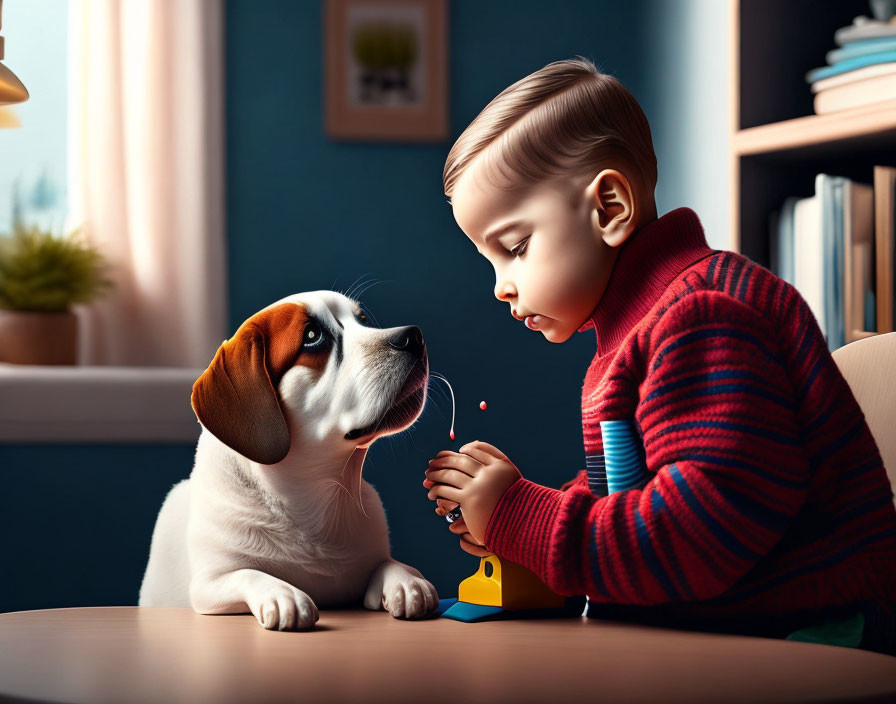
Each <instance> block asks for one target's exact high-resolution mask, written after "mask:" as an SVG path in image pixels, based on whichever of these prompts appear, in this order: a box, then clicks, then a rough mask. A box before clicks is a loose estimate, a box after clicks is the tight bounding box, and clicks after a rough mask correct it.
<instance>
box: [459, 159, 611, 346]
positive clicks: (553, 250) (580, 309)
mask: <svg viewBox="0 0 896 704" xmlns="http://www.w3.org/2000/svg"><path fill="white" fill-rule="evenodd" d="M485 168H486V167H485V166H484V165H483V162H482V160H481V159H475V160H474V161H473V162H471V164H470V166H469V167H468V168H467V170H466V171H465V172H464V173H463V174H462V175H461V177H460V179H459V180H458V181H457V183H456V184H455V188H454V191H453V192H452V195H451V205H452V209H453V211H454V219H455V220H456V221H457V224H458V225H459V226H460V228H461V230H463V231H464V233H465V234H466V235H467V237H468V238H469V239H470V240H471V241H472V242H473V244H474V245H476V249H477V250H478V251H479V253H480V254H482V255H483V256H484V257H485V258H486V259H488V261H489V262H490V263H491V265H492V267H493V268H494V270H495V296H496V297H497V298H498V300H500V301H506V302H507V303H508V304H509V305H510V312H511V314H512V315H513V316H514V317H515V318H517V319H518V320H522V321H525V324H526V327H528V328H529V329H530V330H538V331H539V332H541V333H542V334H543V335H544V336H545V338H547V339H548V340H549V341H550V342H558V343H559V342H565V341H566V340H568V339H569V338H570V337H571V336H572V334H573V333H574V332H576V331H577V330H578V329H579V328H580V327H581V326H582V324H583V323H584V322H585V321H586V320H587V319H588V316H589V315H590V314H591V312H592V311H593V310H594V308H595V307H596V306H597V303H598V301H599V300H600V298H601V296H602V295H603V292H604V290H605V289H606V286H607V281H608V280H609V278H610V274H611V272H612V270H613V264H614V262H615V261H616V256H617V254H618V252H619V248H618V246H617V245H618V244H621V242H619V241H617V240H616V239H614V237H613V236H612V234H611V236H609V237H608V236H607V235H606V233H605V232H604V231H603V230H602V229H601V224H602V219H601V218H600V217H598V216H597V214H596V212H595V203H594V198H593V195H594V191H595V189H594V186H595V183H594V181H591V179H583V178H578V179H574V178H571V177H569V178H554V179H551V180H549V181H541V182H539V183H536V184H534V185H532V186H526V187H524V188H520V189H515V190H506V189H501V188H498V187H496V186H494V185H492V183H490V181H489V179H488V178H487V177H486V176H487V175H486V173H485V171H484V169H485ZM604 173H606V172H604ZM595 180H598V179H595ZM589 184H590V185H589ZM599 185H600V184H599ZM601 190H602V191H605V189H604V188H603V187H602V186H601ZM623 239H624V238H623ZM605 240H608V241H609V242H611V243H614V244H608V241H605Z"/></svg>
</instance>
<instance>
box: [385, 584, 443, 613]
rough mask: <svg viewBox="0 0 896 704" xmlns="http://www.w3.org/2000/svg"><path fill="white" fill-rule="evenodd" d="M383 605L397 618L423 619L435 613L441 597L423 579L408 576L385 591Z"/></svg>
mask: <svg viewBox="0 0 896 704" xmlns="http://www.w3.org/2000/svg"><path fill="white" fill-rule="evenodd" d="M382 604H383V608H384V609H385V610H386V611H388V612H389V613H390V614H392V616H394V617H395V618H423V617H424V616H429V615H430V614H432V613H433V612H434V611H435V609H436V607H437V606H438V605H439V595H438V593H437V592H436V588H435V587H434V586H432V585H431V584H430V583H429V582H427V581H426V580H425V579H423V577H414V576H412V575H408V576H407V578H406V579H404V580H396V581H395V582H393V583H392V584H390V585H389V586H388V587H387V588H386V589H384V590H383V596H382Z"/></svg>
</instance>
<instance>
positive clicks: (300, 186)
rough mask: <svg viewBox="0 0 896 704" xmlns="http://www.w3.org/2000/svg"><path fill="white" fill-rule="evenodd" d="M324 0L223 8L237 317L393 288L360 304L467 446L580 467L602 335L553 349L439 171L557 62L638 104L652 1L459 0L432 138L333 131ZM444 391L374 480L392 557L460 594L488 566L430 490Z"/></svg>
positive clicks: (539, 470)
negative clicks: (516, 315) (461, 543)
mask: <svg viewBox="0 0 896 704" xmlns="http://www.w3.org/2000/svg"><path fill="white" fill-rule="evenodd" d="M321 6H322V4H321V3H293V2H267V3H257V2H251V1H249V0H232V1H231V2H230V3H229V5H228V17H227V19H228V27H229V29H228V37H227V39H228V45H229V47H230V49H229V50H228V67H227V76H228V97H227V121H228V127H227V157H228V169H227V176H228V184H227V185H228V191H229V195H228V201H227V202H228V226H229V233H228V235H229V239H230V255H231V259H230V269H229V275H230V304H231V328H233V329H235V328H236V327H237V326H238V325H239V324H240V323H241V322H242V321H243V320H244V319H245V318H247V317H248V316H250V315H252V314H253V313H254V312H255V311H257V310H258V309H260V308H262V307H263V306H265V305H267V304H268V303H270V302H271V301H274V300H276V299H278V298H280V297H282V296H284V295H287V294H289V293H293V292H296V291H303V290H314V289H320V288H331V287H332V288H335V289H342V290H345V289H347V288H348V287H349V286H350V285H351V284H352V283H353V282H355V281H357V280H358V279H359V278H360V277H363V276H367V277H368V278H369V279H372V280H376V281H378V282H382V283H379V284H378V285H376V286H374V287H373V288H371V289H370V290H369V291H368V292H367V293H366V294H365V295H364V296H363V299H364V300H365V301H366V302H367V304H368V305H369V306H370V308H371V309H372V311H373V313H374V315H375V316H376V318H377V320H378V321H379V323H380V325H381V326H383V327H391V326H394V325H404V324H411V323H413V324H417V325H419V326H420V327H421V328H422V330H423V333H424V335H425V337H426V342H427V347H428V349H429V353H430V363H431V367H432V369H433V370H434V371H437V372H439V373H441V374H443V375H444V376H446V377H447V378H448V379H449V380H450V381H451V383H452V385H453V386H454V390H455V394H456V396H457V404H458V407H457V420H456V431H457V437H458V441H459V442H458V443H457V447H459V446H460V444H462V443H463V442H467V441H469V440H477V439H478V440H484V441H487V442H490V443H492V444H494V445H496V446H497V447H499V448H500V449H501V450H503V451H504V452H505V453H507V455H508V456H509V457H510V458H511V459H512V460H514V461H515V462H516V464H517V466H518V467H519V468H520V470H521V471H522V473H523V475H524V476H526V477H527V478H530V479H533V480H535V481H538V482H541V483H544V484H547V485H550V486H555V487H558V486H560V484H562V483H563V482H565V481H566V480H568V479H571V478H572V477H573V476H574V475H575V474H576V473H577V472H578V470H579V469H581V468H583V467H584V452H583V449H582V430H581V410H580V401H581V388H582V382H583V378H584V373H585V369H586V368H587V366H588V363H589V362H590V360H591V357H592V355H593V353H594V333H593V332H589V333H585V334H578V335H575V336H574V338H573V339H571V340H570V341H569V342H567V343H566V344H563V345H554V344H552V343H549V342H547V341H546V340H545V339H544V338H543V337H542V336H541V335H540V334H538V333H533V332H532V331H530V330H527V329H526V328H525V327H524V326H523V325H522V324H521V323H519V322H517V321H515V320H514V319H513V318H512V317H511V316H510V314H509V311H508V306H507V304H505V303H500V302H499V301H497V300H496V299H495V298H494V296H493V294H492V290H493V286H494V274H493V271H492V269H491V266H490V265H489V264H488V262H486V261H485V259H483V258H482V257H480V256H479V255H478V254H476V252H475V250H474V248H473V247H472V245H471V244H470V243H469V241H468V240H467V239H466V238H465V236H464V235H463V233H462V232H461V231H460V229H459V228H458V227H457V225H456V223H455V222H454V219H453V217H452V215H451V209H450V206H449V205H448V204H447V202H446V198H445V196H444V193H443V191H442V181H441V176H442V168H443V166H444V162H445V157H446V156H447V154H448V150H449V149H450V147H451V144H452V143H453V139H454V138H456V137H457V136H458V135H459V134H460V132H461V131H463V129H464V127H465V126H466V125H467V124H468V123H469V121H470V120H472V119H473V118H474V117H475V116H476V115H477V114H478V113H479V111H480V110H482V108H483V107H485V105H486V104H487V103H488V102H489V101H490V100H491V99H492V98H493V97H494V96H495V95H497V94H498V93H499V92H500V91H501V90H503V89H504V88H505V87H507V86H508V85H509V84H511V83H513V82H515V81H516V80H518V79H520V78H522V77H523V76H525V75H527V74H529V73H531V72H532V71H535V70H537V69H539V68H541V67H542V66H544V65H545V64H547V63H550V62H551V61H555V60H558V59H562V58H570V57H573V56H575V55H576V54H582V55H584V56H586V57H588V58H590V59H592V60H593V61H595V62H596V63H597V64H598V65H599V66H600V67H601V68H602V69H603V70H604V71H607V72H609V73H613V74H615V75H616V76H617V77H618V78H620V79H621V80H622V81H623V82H624V83H626V85H628V87H629V88H630V89H631V90H632V92H633V93H634V94H635V96H636V97H638V96H639V94H640V93H641V92H642V89H643V84H642V77H643V76H644V68H645V67H644V66H643V60H644V57H643V56H642V54H641V52H640V47H641V46H642V44H643V42H644V38H643V32H644V18H643V17H642V16H641V15H640V14H639V7H640V6H641V3H610V2H588V3H585V2H569V1H565V2H563V1H561V2H551V3H543V2H536V1H533V0H529V1H525V2H521V1H520V0H513V1H511V0H494V1H491V2H477V1H475V0H454V1H453V2H451V3H450V104H451V112H450V119H451V136H452V139H449V140H445V141H443V142H436V143H430V144H423V145H419V144H417V145H413V144H396V143H388V142H386V143H357V142H355V143H352V142H335V141H331V140H329V139H327V138H326V137H325V136H324V124H323V109H322V104H321V99H322V92H321V91H322V87H323V86H322V76H323V65H322V59H321V57H322V54H323V46H322V44H321V26H322V16H321ZM334 282H335V284H334ZM432 387H435V388H434V389H433V392H434V393H433V394H432V396H431V397H430V401H429V404H428V407H427V409H426V410H425V411H424V414H423V416H422V417H421V419H420V420H419V421H418V422H417V424H416V425H415V426H414V427H413V428H412V429H410V430H409V431H407V432H406V433H405V434H403V435H401V436H396V437H395V438H391V439H383V440H380V441H378V442H376V443H375V444H374V445H373V447H372V449H371V451H370V453H369V456H368V461H367V465H366V466H365V476H366V477H367V479H368V480H370V481H371V482H372V483H373V484H374V486H376V488H377V489H378V491H379V492H380V495H381V496H382V498H383V502H384V504H385V507H386V513H387V515H388V517H389V523H390V529H391V536H392V546H393V552H394V554H395V556H396V557H397V558H398V559H400V560H403V561H407V562H410V563H412V564H414V565H415V566H417V567H418V568H419V569H421V570H422V571H423V572H424V574H425V575H427V576H428V577H429V578H430V579H432V580H433V582H434V583H435V584H436V586H437V587H438V588H439V589H440V590H441V591H442V592H443V593H445V594H450V593H454V594H456V588H457V582H458V581H459V580H460V579H461V578H462V577H465V576H467V575H468V573H470V572H471V571H472V570H473V568H474V567H475V565H476V561H475V560H474V559H473V558H471V557H470V556H468V555H467V554H466V553H463V552H462V551H461V550H460V548H459V547H458V546H457V538H456V537H455V536H454V535H453V534H451V533H449V532H448V530H447V524H446V523H445V521H444V520H443V519H441V518H438V517H436V516H435V515H434V514H433V513H432V504H431V502H430V501H428V500H427V499H426V495H425V491H424V490H423V489H422V487H421V485H420V483H421V481H422V480H423V470H424V469H425V467H426V462H427V460H429V459H430V458H431V457H432V456H433V455H435V454H436V453H437V452H438V451H439V450H442V449H446V448H448V447H449V446H450V441H449V438H448V429H449V425H450V421H451V408H450V404H449V402H448V399H447V393H446V392H445V390H444V385H441V384H440V382H438V381H435V380H433V381H432V382H431V388H432ZM481 400H486V401H487V402H488V410H487V411H485V412H483V411H480V410H479V402H480V401H481Z"/></svg>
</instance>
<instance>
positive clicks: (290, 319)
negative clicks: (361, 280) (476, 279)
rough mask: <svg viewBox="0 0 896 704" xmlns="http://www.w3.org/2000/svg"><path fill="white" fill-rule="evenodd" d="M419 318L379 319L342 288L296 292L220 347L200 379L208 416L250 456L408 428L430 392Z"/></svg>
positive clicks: (227, 440)
mask: <svg viewBox="0 0 896 704" xmlns="http://www.w3.org/2000/svg"><path fill="white" fill-rule="evenodd" d="M428 380H429V360H428V358H427V355H426V345H425V344H424V342H423V333H421V332H420V328H418V327H416V326H414V325H410V326H406V327H399V328H388V329H381V328H374V327H371V326H370V325H368V324H367V321H366V319H365V315H364V314H363V312H362V310H361V307H360V305H359V304H358V303H357V302H356V301H354V300H352V299H350V298H347V297H346V296H343V295H342V294H339V293H336V292H334V291H312V292H310V293H300V294H296V295H294V296H289V297H287V298H284V299H282V300H280V301H277V302H276V303H274V304H272V305H270V306H268V307H267V308H265V309H263V310H261V311H259V312H258V313H256V314H255V315H253V316H252V317H251V318H249V319H248V320H247V321H246V322H244V323H243V324H242V325H241V326H240V328H239V330H237V332H236V334H235V335H234V336H233V337H232V338H231V339H229V340H225V341H224V343H223V344H222V345H221V347H219V348H218V351H217V353H216V354H215V358H214V359H213V360H212V363H211V364H210V365H209V367H208V369H206V370H205V372H203V374H202V376H200V377H199V379H197V380H196V383H195V384H193V395H192V398H191V401H192V405H193V410H194V411H195V413H196V417H197V418H199V422H200V423H202V425H203V427H204V428H206V429H207V430H208V431H209V432H211V434H212V435H214V436H215V437H216V438H218V439H219V440H220V441H221V442H223V443H224V444H225V445H227V446H228V447H230V448H231V449H233V450H235V451H236V452H238V453H240V454H241V455H243V456H244V457H246V458H248V459H250V460H252V461H254V462H258V463H260V464H276V463H277V462H280V461H281V460H282V459H283V458H284V457H286V455H287V453H288V452H289V449H290V447H291V446H292V444H293V442H295V440H296V438H298V437H301V438H302V441H303V444H309V445H314V444H319V443H337V442H338V443H343V444H345V445H346V446H349V447H355V446H357V445H362V444H364V445H366V444H369V443H370V442H372V441H373V440H375V439H376V438H378V437H380V436H382V435H389V434H393V433H397V432H400V431H401V430H404V429H405V428H407V427H409V426H410V425H411V424H412V423H413V422H414V421H415V420H416V419H417V417H418V416H419V415H420V412H421V411H422V410H423V405H424V403H425V401H426V385H427V382H428Z"/></svg>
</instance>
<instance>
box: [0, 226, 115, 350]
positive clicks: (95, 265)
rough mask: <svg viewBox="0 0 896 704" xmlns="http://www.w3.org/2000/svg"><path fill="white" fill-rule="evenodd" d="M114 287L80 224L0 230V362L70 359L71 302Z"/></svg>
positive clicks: (74, 328)
mask: <svg viewBox="0 0 896 704" xmlns="http://www.w3.org/2000/svg"><path fill="white" fill-rule="evenodd" d="M113 287H114V284H113V282H112V281H111V280H110V279H109V278H108V277H107V264H106V260H105V258H104V257H103V255H102V254H101V253H100V252H99V251H98V250H97V249H96V248H95V247H93V246H92V245H91V244H89V243H88V242H87V241H86V240H85V239H84V238H83V236H82V232H81V230H80V229H79V230H75V231H74V232H72V233H71V234H70V235H68V236H67V237H57V236H55V235H53V234H52V233H51V232H48V231H45V230H42V229H40V228H39V227H36V226H31V227H29V226H25V225H21V224H17V225H15V226H14V228H13V232H12V234H10V235H4V236H0V362H12V363H16V364H75V363H76V361H77V344H78V337H77V333H78V320H77V317H76V316H75V314H74V313H73V312H72V310H71V306H72V305H73V304H75V303H87V302H89V301H92V300H94V299H96V298H99V297H101V296H104V295H106V294H108V293H109V292H110V291H111V290H112V288H113Z"/></svg>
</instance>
